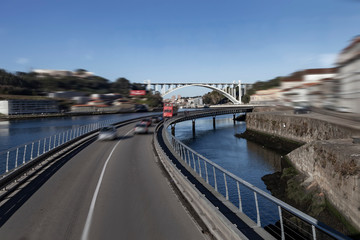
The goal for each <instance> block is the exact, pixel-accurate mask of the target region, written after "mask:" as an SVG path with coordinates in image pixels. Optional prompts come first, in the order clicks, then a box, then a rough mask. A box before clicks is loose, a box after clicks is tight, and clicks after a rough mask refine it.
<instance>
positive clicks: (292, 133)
mask: <svg viewBox="0 0 360 240" xmlns="http://www.w3.org/2000/svg"><path fill="white" fill-rule="evenodd" d="M312 121H313V122H312ZM246 123H247V130H246V132H245V133H243V134H238V135H237V137H242V138H245V139H248V140H250V141H253V142H257V143H259V144H261V145H263V146H264V147H267V148H271V149H274V150H276V151H278V152H279V153H281V154H282V155H283V161H284V162H286V164H285V167H284V168H283V169H282V171H281V172H276V173H274V174H269V175H266V176H264V177H263V181H264V183H265V184H266V185H267V188H268V189H269V190H270V191H271V192H272V194H273V195H274V196H275V197H277V198H279V199H281V200H283V201H285V202H287V203H289V204H290V205H292V206H294V207H296V208H298V209H300V210H301V211H303V212H306V213H307V214H309V215H310V216H313V217H314V218H316V219H319V220H320V221H321V222H323V223H325V224H326V225H329V226H331V227H333V228H334V229H336V230H338V231H340V232H342V233H344V234H346V235H348V236H350V237H352V238H354V239H360V235H359V229H360V227H359V226H357V224H358V225H359V224H360V222H357V221H358V220H357V217H358V216H360V214H359V213H360V205H359V204H360V196H359V194H360V189H359V188H360V184H359V183H360V182H359V179H360V177H359V176H360V151H359V149H360V148H359V146H358V145H356V144H353V143H352V142H351V139H350V137H349V136H350V135H351V133H354V131H351V128H348V127H342V126H332V124H331V123H328V122H324V124H321V121H319V120H311V118H308V116H305V117H304V119H302V118H301V117H299V116H292V115H291V114H284V113H283V112H278V111H277V112H276V111H275V112H266V113H265V112H264V113H262V112H256V113H251V114H248V115H247V118H246ZM284 124H285V127H284ZM312 126H314V127H315V128H317V131H319V128H321V131H325V133H322V135H320V134H317V133H316V132H315V131H314V129H312ZM284 128H287V130H288V131H286V130H284ZM342 129H344V131H342ZM349 129H350V130H349ZM355 132H356V131H355ZM282 133H284V134H282ZM319 138H325V139H326V140H323V139H321V140H319Z"/></svg>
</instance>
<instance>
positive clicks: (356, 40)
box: [341, 35, 360, 53]
mask: <svg viewBox="0 0 360 240" xmlns="http://www.w3.org/2000/svg"><path fill="white" fill-rule="evenodd" d="M358 43H360V35H359V36H356V37H354V38H353V39H352V42H351V43H350V44H349V46H347V47H346V48H344V49H343V50H342V51H341V53H345V52H347V51H348V50H350V49H351V48H353V47H354V46H355V45H356V44H358Z"/></svg>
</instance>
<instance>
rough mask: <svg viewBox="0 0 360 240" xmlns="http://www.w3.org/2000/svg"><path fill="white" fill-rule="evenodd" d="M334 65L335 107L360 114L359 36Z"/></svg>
mask: <svg viewBox="0 0 360 240" xmlns="http://www.w3.org/2000/svg"><path fill="white" fill-rule="evenodd" d="M336 64H337V66H338V75H337V76H336V78H335V79H336V84H337V85H336V93H335V94H336V95H335V96H336V98H335V105H336V107H346V108H349V109H350V111H352V112H355V113H360V104H359V103H360V36H357V37H355V38H354V39H353V40H352V41H351V43H350V44H349V45H348V46H347V47H346V48H344V49H343V50H342V51H341V53H340V54H339V55H338V58H337V61H336Z"/></svg>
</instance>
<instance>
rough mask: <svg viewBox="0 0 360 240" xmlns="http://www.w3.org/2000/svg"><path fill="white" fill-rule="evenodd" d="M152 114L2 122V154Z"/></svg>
mask: <svg viewBox="0 0 360 240" xmlns="http://www.w3.org/2000/svg"><path fill="white" fill-rule="evenodd" d="M151 114H154V113H150V112H146V113H122V114H107V115H91V116H71V117H53V118H34V119H21V120H11V121H0V152H2V151H5V150H7V149H9V148H12V147H16V146H19V145H22V144H25V143H29V142H32V141H36V140H38V139H42V138H45V137H49V136H51V135H54V134H57V133H61V132H65V131H67V130H69V129H71V128H76V127H79V126H83V125H86V124H91V123H97V122H100V121H105V120H115V121H119V122H120V121H125V120H128V119H132V118H138V117H143V116H148V115H151Z"/></svg>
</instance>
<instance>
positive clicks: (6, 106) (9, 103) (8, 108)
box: [0, 99, 59, 115]
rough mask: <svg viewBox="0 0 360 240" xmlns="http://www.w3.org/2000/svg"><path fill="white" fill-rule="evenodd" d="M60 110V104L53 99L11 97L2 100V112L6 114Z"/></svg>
mask: <svg viewBox="0 0 360 240" xmlns="http://www.w3.org/2000/svg"><path fill="white" fill-rule="evenodd" d="M57 112H59V108H58V104H57V102H56V101H53V100H23V99H10V100H2V101H0V113H2V114H4V115H17V114H43V113H57Z"/></svg>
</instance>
